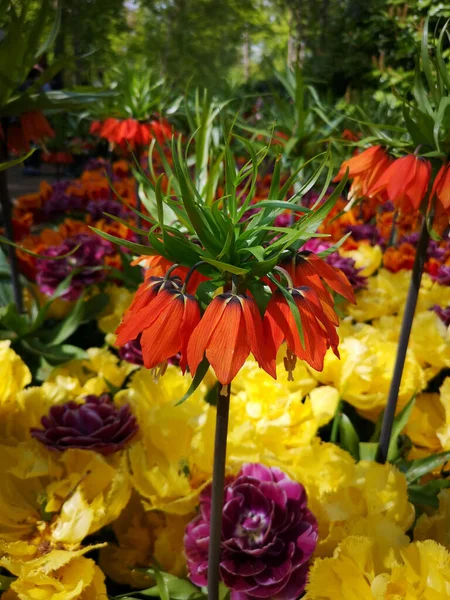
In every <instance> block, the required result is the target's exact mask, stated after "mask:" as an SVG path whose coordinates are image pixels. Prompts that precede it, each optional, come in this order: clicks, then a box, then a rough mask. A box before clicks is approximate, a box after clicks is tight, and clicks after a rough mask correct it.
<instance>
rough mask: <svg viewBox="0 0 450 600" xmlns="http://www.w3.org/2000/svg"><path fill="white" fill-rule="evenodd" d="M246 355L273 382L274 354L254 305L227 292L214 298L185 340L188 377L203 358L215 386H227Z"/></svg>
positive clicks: (241, 295) (248, 299) (274, 375)
mask: <svg viewBox="0 0 450 600" xmlns="http://www.w3.org/2000/svg"><path fill="white" fill-rule="evenodd" d="M250 352H251V353H252V354H253V356H254V357H255V358H256V360H257V361H258V363H259V365H260V367H261V368H262V369H264V370H265V371H266V372H267V373H269V375H271V376H272V377H274V378H276V370H275V360H276V353H275V351H274V348H273V345H272V344H271V343H270V340H266V339H264V337H263V326H262V319H261V315H260V314H259V310H258V307H257V306H256V303H255V301H254V300H253V299H252V298H250V297H248V296H245V295H243V294H233V293H231V292H230V293H225V294H220V295H219V296H216V297H215V298H214V299H213V301H212V302H211V304H209V305H208V308H207V309H206V311H205V314H204V315H203V317H202V320H201V321H200V323H199V324H198V325H197V327H196V328H195V329H194V331H193V333H192V336H191V339H190V340H189V344H188V348H187V362H188V365H189V369H190V371H191V374H192V376H194V374H195V372H196V371H197V368H198V366H199V364H200V363H201V361H202V360H203V357H204V356H205V355H206V358H207V359H208V361H209V363H210V365H211V366H212V368H213V369H214V372H215V374H216V377H217V379H218V380H219V382H220V383H221V384H222V385H228V384H229V383H230V382H231V381H232V380H233V378H234V377H235V376H236V374H237V373H238V371H239V370H240V368H241V367H242V365H243V364H244V362H245V360H246V359H247V357H248V355H249V354H250Z"/></svg>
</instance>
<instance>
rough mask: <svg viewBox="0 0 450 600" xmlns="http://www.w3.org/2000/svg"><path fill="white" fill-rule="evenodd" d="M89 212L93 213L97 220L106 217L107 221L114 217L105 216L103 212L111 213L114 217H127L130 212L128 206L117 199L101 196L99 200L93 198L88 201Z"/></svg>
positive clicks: (87, 208)
mask: <svg viewBox="0 0 450 600" xmlns="http://www.w3.org/2000/svg"><path fill="white" fill-rule="evenodd" d="M86 210H87V211H88V213H90V214H91V215H92V218H93V219H94V220H95V221H98V220H99V219H106V220H107V221H111V220H112V219H111V218H109V217H107V216H105V215H104V214H103V213H109V214H110V215H113V216H114V217H120V218H122V219H123V218H125V217H126V216H127V214H128V211H127V210H126V208H125V207H124V206H123V205H122V204H120V202H118V201H117V200H113V199H109V198H99V199H98V200H91V201H90V202H88V205H87V207H86Z"/></svg>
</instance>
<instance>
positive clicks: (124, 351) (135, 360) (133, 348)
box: [119, 335, 144, 367]
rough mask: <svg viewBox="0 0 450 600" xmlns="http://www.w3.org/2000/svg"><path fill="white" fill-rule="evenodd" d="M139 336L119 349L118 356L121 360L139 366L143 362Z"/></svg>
mask: <svg viewBox="0 0 450 600" xmlns="http://www.w3.org/2000/svg"><path fill="white" fill-rule="evenodd" d="M140 338H141V336H140V335H139V336H138V337H137V338H136V339H135V340H131V341H130V342H127V343H126V344H124V345H123V346H122V347H121V348H120V349H119V356H120V358H121V359H122V360H126V361H127V362H129V363H131V364H132V365H138V366H140V367H142V366H143V364H144V358H143V356H142V348H141V341H140Z"/></svg>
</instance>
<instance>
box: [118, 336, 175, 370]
mask: <svg viewBox="0 0 450 600" xmlns="http://www.w3.org/2000/svg"><path fill="white" fill-rule="evenodd" d="M119 356H120V358H121V359H122V360H126V361H127V362H129V363H131V364H132V365H138V366H139V367H142V366H143V364H144V359H143V356H142V348H141V336H140V334H139V335H138V336H137V338H136V339H135V340H131V341H130V342H127V343H126V344H124V345H123V346H122V347H121V348H119ZM180 359H181V354H180V353H178V354H176V355H175V356H172V358H169V360H168V361H167V362H168V364H169V365H175V366H176V367H179V366H180Z"/></svg>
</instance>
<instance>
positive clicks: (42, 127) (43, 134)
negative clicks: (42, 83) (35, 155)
mask: <svg viewBox="0 0 450 600" xmlns="http://www.w3.org/2000/svg"><path fill="white" fill-rule="evenodd" d="M0 135H2V136H3V135H4V133H3V131H2V130H1V129H0ZM7 136H8V148H9V149H10V150H12V151H14V152H18V153H20V152H28V151H29V149H30V142H34V143H35V144H41V143H42V142H43V141H44V139H45V138H51V137H54V136H55V132H54V130H53V129H52V128H51V126H50V123H49V122H48V121H47V119H46V118H45V116H44V115H43V114H42V112H41V111H39V110H33V111H30V112H25V113H22V114H21V115H20V124H19V123H12V124H11V125H9V126H8V131H7Z"/></svg>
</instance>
